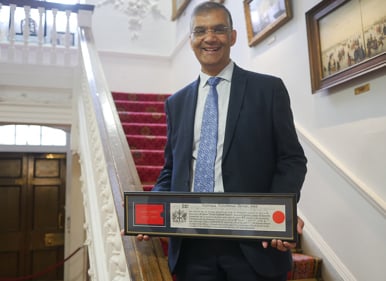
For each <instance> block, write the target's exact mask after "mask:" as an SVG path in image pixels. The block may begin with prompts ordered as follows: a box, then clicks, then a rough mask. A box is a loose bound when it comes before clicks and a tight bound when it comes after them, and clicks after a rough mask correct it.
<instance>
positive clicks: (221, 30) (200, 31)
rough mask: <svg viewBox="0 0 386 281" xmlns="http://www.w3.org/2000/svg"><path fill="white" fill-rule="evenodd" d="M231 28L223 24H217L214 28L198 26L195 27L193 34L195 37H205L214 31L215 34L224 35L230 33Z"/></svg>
mask: <svg viewBox="0 0 386 281" xmlns="http://www.w3.org/2000/svg"><path fill="white" fill-rule="evenodd" d="M229 30H230V27H228V26H223V25H220V26H215V27H213V28H205V27H197V28H195V29H193V31H192V34H193V35H194V36H195V37H203V36H205V35H206V34H207V33H209V32H212V33H213V34H215V35H224V34H226V33H228V31H229Z"/></svg>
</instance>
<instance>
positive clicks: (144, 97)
mask: <svg viewBox="0 0 386 281" xmlns="http://www.w3.org/2000/svg"><path fill="white" fill-rule="evenodd" d="M112 95H113V98H114V100H115V101H118V100H126V101H127V100H130V101H159V102H163V101H165V100H166V99H167V98H168V97H169V96H170V94H142V93H119V92H112Z"/></svg>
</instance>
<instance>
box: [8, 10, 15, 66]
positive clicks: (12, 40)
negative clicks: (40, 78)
mask: <svg viewBox="0 0 386 281" xmlns="http://www.w3.org/2000/svg"><path fill="white" fill-rule="evenodd" d="M9 8H10V9H9V10H10V18H9V20H10V25H9V31H8V40H9V47H8V59H9V60H10V61H13V60H14V59H15V10H16V5H15V4H11V5H9Z"/></svg>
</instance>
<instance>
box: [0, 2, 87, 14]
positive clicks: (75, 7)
mask: <svg viewBox="0 0 386 281" xmlns="http://www.w3.org/2000/svg"><path fill="white" fill-rule="evenodd" d="M0 4H2V5H6V6H9V5H11V4H14V5H16V6H17V7H24V6H29V7H31V8H34V9H37V8H45V9H46V10H53V9H57V10H59V11H71V12H74V13H77V12H78V11H79V10H86V11H94V7H95V6H94V5H89V4H61V3H53V2H43V1H33V0H0Z"/></svg>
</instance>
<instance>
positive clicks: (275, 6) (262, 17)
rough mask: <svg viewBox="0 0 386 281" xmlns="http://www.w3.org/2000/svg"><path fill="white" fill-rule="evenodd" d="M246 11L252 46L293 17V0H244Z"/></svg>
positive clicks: (248, 33)
mask: <svg viewBox="0 0 386 281" xmlns="http://www.w3.org/2000/svg"><path fill="white" fill-rule="evenodd" d="M244 13H245V21H246V25H247V35H248V45H249V47H252V46H255V45H257V44H258V43H259V42H261V41H262V40H264V39H265V38H267V37H268V36H269V35H271V34H272V33H273V32H274V31H276V30H277V29H278V28H279V27H281V26H282V25H284V24H285V23H286V22H288V21H289V20H290V19H291V18H292V8H291V0H273V1H272V0H244Z"/></svg>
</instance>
